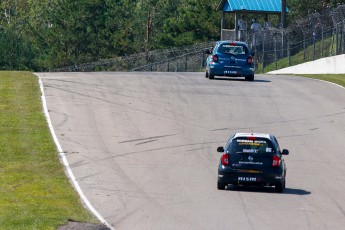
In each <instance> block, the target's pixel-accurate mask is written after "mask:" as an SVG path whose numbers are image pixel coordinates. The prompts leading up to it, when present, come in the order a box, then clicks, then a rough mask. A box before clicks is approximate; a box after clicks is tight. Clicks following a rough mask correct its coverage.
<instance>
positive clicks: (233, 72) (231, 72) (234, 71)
mask: <svg viewBox="0 0 345 230" xmlns="http://www.w3.org/2000/svg"><path fill="white" fill-rule="evenodd" d="M224 74H238V71H236V70H224Z"/></svg>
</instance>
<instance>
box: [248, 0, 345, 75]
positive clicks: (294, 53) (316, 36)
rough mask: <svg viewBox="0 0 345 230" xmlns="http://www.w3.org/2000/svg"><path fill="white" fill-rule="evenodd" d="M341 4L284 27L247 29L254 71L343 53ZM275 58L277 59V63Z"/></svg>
mask: <svg viewBox="0 0 345 230" xmlns="http://www.w3.org/2000/svg"><path fill="white" fill-rule="evenodd" d="M344 26H345V5H340V6H338V7H337V8H335V9H329V8H327V9H324V10H323V11H322V12H315V13H312V14H309V15H308V17H306V18H304V19H301V20H298V21H295V22H294V23H291V24H290V26H289V27H287V28H284V29H279V28H272V27H271V28H268V29H260V31H258V32H256V33H251V34H250V35H249V37H248V40H247V42H248V44H250V46H251V47H252V49H253V50H254V51H255V52H256V60H255V61H256V67H257V72H262V73H263V72H266V70H267V71H270V70H274V69H280V68H284V67H287V66H291V65H296V64H300V63H303V62H307V61H313V60H316V59H319V58H323V57H329V56H333V55H339V54H344V53H345V49H344V48H345V43H344V38H345V29H344ZM278 61H279V63H278Z"/></svg>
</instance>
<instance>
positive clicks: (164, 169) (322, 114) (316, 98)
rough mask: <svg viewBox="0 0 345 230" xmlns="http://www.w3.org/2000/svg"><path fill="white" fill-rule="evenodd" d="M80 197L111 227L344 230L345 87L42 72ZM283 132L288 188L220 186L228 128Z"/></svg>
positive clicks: (294, 80) (273, 79) (278, 80)
mask: <svg viewBox="0 0 345 230" xmlns="http://www.w3.org/2000/svg"><path fill="white" fill-rule="evenodd" d="M37 75H38V76H40V77H41V79H42V81H43V84H44V90H45V94H46V99H47V104H48V109H49V114H50V116H51V120H52V123H53V126H54V129H55V132H56V134H57V137H58V139H59V142H60V144H61V146H62V148H63V149H64V151H65V152H66V156H67V159H68V162H69V164H70V166H71V168H72V170H73V173H74V175H75V176H76V178H77V180H78V183H79V185H80V187H81V188H82V190H83V192H84V194H85V196H86V197H87V198H88V200H89V201H90V202H91V204H92V205H93V206H94V208H95V209H96V210H97V211H98V212H99V213H100V214H101V215H102V216H103V217H104V219H105V220H106V221H107V222H108V223H110V224H111V225H112V226H113V227H114V228H115V229H150V230H152V229H188V230H190V229H245V230H247V229H255V230H256V229H265V230H269V229H272V230H276V229H280V230H283V229H289V230H290V229H294V230H297V229H303V230H306V229H313V230H314V229H332V230H334V229H345V192H344V191H345V179H344V175H345V160H344V151H345V89H344V88H341V87H339V86H336V85H333V84H329V83H325V82H321V81H315V80H310V79H306V78H301V77H293V76H272V75H256V79H255V81H254V82H246V81H244V80H242V79H229V78H221V79H215V80H208V79H206V78H204V74H203V73H147V72H146V73H119V72H118V73H113V72H98V73H37ZM242 131H243V132H265V133H272V134H275V135H276V136H277V139H278V141H279V142H280V147H281V148H287V149H289V151H290V155H289V156H286V157H285V161H286V164H287V168H288V170H287V182H286V183H287V184H286V186H287V189H286V190H285V193H284V194H277V193H275V192H274V189H273V188H253V187H249V188H248V187H247V188H243V187H235V188H234V187H231V188H229V189H227V190H226V191H218V190H217V188H216V182H217V165H218V160H219V157H220V153H217V152H216V148H217V147H218V146H221V145H224V144H225V142H226V141H227V139H228V137H229V135H230V134H231V133H232V132H242Z"/></svg>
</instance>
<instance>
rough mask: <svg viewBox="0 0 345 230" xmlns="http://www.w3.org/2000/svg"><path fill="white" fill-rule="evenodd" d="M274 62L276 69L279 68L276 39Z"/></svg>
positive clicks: (275, 42)
mask: <svg viewBox="0 0 345 230" xmlns="http://www.w3.org/2000/svg"><path fill="white" fill-rule="evenodd" d="M274 62H275V64H276V69H277V68H278V63H277V41H276V40H274Z"/></svg>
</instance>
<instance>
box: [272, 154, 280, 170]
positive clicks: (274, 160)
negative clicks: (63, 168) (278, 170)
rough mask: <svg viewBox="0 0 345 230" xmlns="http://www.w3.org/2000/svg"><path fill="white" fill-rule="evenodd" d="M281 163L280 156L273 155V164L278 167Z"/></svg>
mask: <svg viewBox="0 0 345 230" xmlns="http://www.w3.org/2000/svg"><path fill="white" fill-rule="evenodd" d="M279 165H280V157H279V156H277V155H273V162H272V166H273V167H278V166H279Z"/></svg>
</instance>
